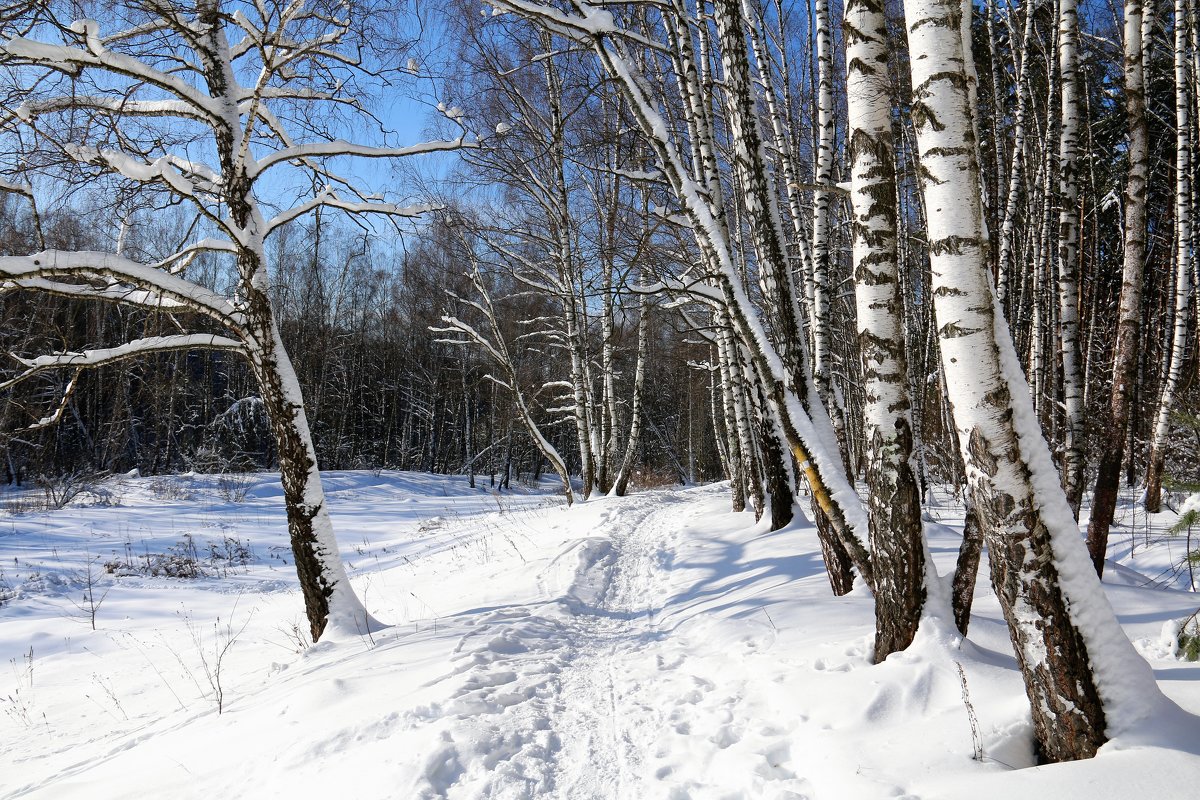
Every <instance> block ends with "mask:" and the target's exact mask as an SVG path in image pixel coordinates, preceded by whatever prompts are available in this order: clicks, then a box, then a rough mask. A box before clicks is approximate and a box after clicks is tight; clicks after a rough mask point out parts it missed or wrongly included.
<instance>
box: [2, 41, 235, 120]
mask: <svg viewBox="0 0 1200 800" xmlns="http://www.w3.org/2000/svg"><path fill="white" fill-rule="evenodd" d="M86 22H91V21H90V20H87V21H86ZM94 24H95V23H94V22H93V23H92V25H94ZM87 47H88V49H87V50H84V49H82V48H79V47H73V46H70V45H58V44H49V43H47V42H39V41H35V40H33V39H26V38H25V37H23V36H17V37H14V38H12V39H9V40H8V41H6V42H4V43H3V44H0V52H3V53H6V54H8V55H9V56H11V57H13V58H14V59H16V60H17V61H18V62H22V63H26V64H33V65H36V66H40V67H46V68H48V69H53V70H57V71H59V72H64V73H66V74H68V75H71V76H78V75H80V74H82V73H83V71H84V70H86V69H98V70H104V71H106V72H111V73H114V74H117V75H123V76H125V77H127V78H132V79H134V80H137V81H142V82H144V83H147V84H149V85H151V86H154V87H155V88H158V89H161V90H162V91H164V92H167V93H168V94H171V95H174V96H175V97H177V98H179V100H181V101H183V102H184V103H185V104H187V105H189V106H191V107H192V108H193V109H195V111H196V114H197V116H199V117H202V118H204V119H205V120H207V121H209V123H210V124H219V123H220V121H221V113H220V109H219V107H218V105H217V102H216V100H215V99H214V98H211V97H209V96H208V95H206V94H204V93H203V92H201V91H200V90H199V89H197V88H195V87H194V86H191V85H189V84H188V83H187V82H185V81H184V80H183V79H182V78H180V77H178V76H176V75H172V74H170V73H169V72H164V71H163V70H160V69H158V68H156V67H152V66H150V65H149V64H146V63H144V62H142V61H140V60H138V59H136V58H134V57H132V56H128V55H125V54H123V53H118V52H115V51H112V50H108V49H107V48H106V47H105V46H104V42H102V41H101V40H100V39H99V38H98V37H96V36H94V35H91V34H89V35H88V37H87Z"/></svg>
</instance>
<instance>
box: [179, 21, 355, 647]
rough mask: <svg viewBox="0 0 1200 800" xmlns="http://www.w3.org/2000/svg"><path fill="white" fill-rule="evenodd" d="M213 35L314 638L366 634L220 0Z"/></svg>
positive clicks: (251, 329) (233, 186)
mask: <svg viewBox="0 0 1200 800" xmlns="http://www.w3.org/2000/svg"><path fill="white" fill-rule="evenodd" d="M198 20H199V22H200V23H201V25H202V27H203V29H204V34H203V38H205V39H206V40H207V42H206V44H207V46H205V47H200V48H198V49H197V52H198V55H199V56H200V58H201V59H202V67H203V74H204V78H205V81H206V82H207V84H208V90H209V94H210V95H211V96H212V97H214V98H217V99H219V100H220V102H221V111H222V118H221V121H220V122H219V123H215V124H214V125H213V133H214V138H215V144H216V153H217V158H218V161H219V163H220V166H221V173H222V176H223V178H224V181H225V186H226V202H227V204H228V213H229V220H230V222H231V223H232V225H233V226H234V227H235V228H236V229H237V230H239V231H241V232H242V240H241V242H240V244H241V248H240V249H239V252H238V265H237V266H238V274H239V278H240V285H241V286H240V288H241V290H242V294H243V296H244V298H245V302H246V307H247V314H246V317H247V324H246V327H247V336H246V337H245V338H246V340H247V341H248V342H249V343H250V344H249V345H248V346H249V350H250V362H251V366H252V369H253V371H254V373H255V377H256V378H257V379H258V383H259V390H260V392H261V393H262V398H263V403H264V405H265V406H266V409H267V414H268V417H269V418H270V422H271V428H272V432H273V433H274V434H275V438H276V444H277V447H278V455H279V473H280V481H281V482H282V484H283V493H284V505H285V508H286V511H287V520H288V534H289V538H290V540H291V547H292V558H293V560H294V561H295V566H296V574H297V576H298V577H299V579H300V588H301V592H302V593H303V595H304V610H305V616H306V617H307V619H308V623H309V629H310V632H311V634H312V637H313V641H317V640H318V639H319V638H320V637H321V635H322V634H323V633H324V632H325V630H326V628H327V627H328V626H329V625H331V624H332V625H333V626H334V627H335V628H336V629H339V630H341V631H343V632H358V633H365V632H367V631H368V630H369V629H371V628H372V627H373V626H375V625H376V623H375V621H374V620H373V619H371V618H370V617H369V615H368V614H367V612H366V609H365V608H364V607H363V605H362V603H361V602H360V601H359V599H358V596H357V595H356V594H355V593H354V588H353V587H352V586H351V585H350V579H349V576H347V574H346V570H345V566H344V564H343V563H342V559H341V555H340V554H339V552H338V544H337V539H336V537H335V536H334V533H333V523H332V521H331V520H330V516H329V508H328V506H327V505H326V501H325V490H324V487H323V486H322V484H321V473H320V471H319V470H318V467H317V454H316V448H315V447H314V446H313V440H312V434H311V432H310V430H309V427H308V418H307V416H306V415H305V412H304V398H303V396H302V394H301V392H300V384H299V381H298V380H297V379H296V373H295V370H294V369H293V368H292V362H291V359H290V358H288V354H287V351H286V349H285V348H284V346H283V342H282V340H281V339H280V337H279V329H278V325H277V324H276V320H275V315H274V310H273V308H272V306H271V300H270V284H269V277H268V273H267V267H266V264H267V262H266V246H265V241H264V237H265V235H266V229H267V225H266V222H265V219H264V216H263V214H262V211H261V209H260V208H259V206H258V200H257V198H256V197H255V195H254V191H253V180H252V179H251V177H250V175H249V174H248V172H247V167H246V161H245V153H246V149H247V148H248V142H246V141H245V139H244V138H243V137H245V136H248V134H246V133H245V132H244V131H243V129H242V125H241V115H240V111H239V108H238V100H237V96H236V92H235V89H236V87H237V86H238V83H237V80H236V79H235V77H234V68H233V64H232V63H231V61H230V55H229V53H230V49H229V43H228V41H227V40H226V37H225V32H224V28H223V24H222V22H221V21H220V18H219V15H218V9H217V6H216V4H212V5H208V6H205V7H204V8H203V9H202V11H201V13H200V14H199V15H198Z"/></svg>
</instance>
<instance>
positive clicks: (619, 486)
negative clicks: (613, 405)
mask: <svg viewBox="0 0 1200 800" xmlns="http://www.w3.org/2000/svg"><path fill="white" fill-rule="evenodd" d="M649 350H650V300H649V298H647V297H645V296H643V297H642V302H641V309H640V313H639V315H638V343H637V366H636V367H635V368H634V375H633V399H632V400H631V401H630V412H629V417H630V419H629V438H628V439H627V440H626V442H625V457H624V458H623V459H622V460H621V468H620V469H619V470H618V471H617V478H616V480H615V481H613V488H612V494H614V495H616V496H617V497H623V496H624V495H625V492H626V490H627V489H628V488H629V477H630V475H632V474H633V463H634V459H636V458H637V452H638V448H639V447H640V446H641V443H642V388H643V387H644V386H645V385H646V358H647V356H648V354H649ZM726 424H728V418H727V419H726ZM728 458H729V460H730V462H731V464H733V462H734V460H735V458H736V456H735V454H734V453H733V452H731V453H729V456H728ZM740 466H741V465H740V463H738V464H737V466H736V467H735V469H740ZM739 475H740V473H739ZM735 499H736V498H735ZM743 502H744V501H743ZM734 510H735V511H741V510H742V509H740V508H735V509H734Z"/></svg>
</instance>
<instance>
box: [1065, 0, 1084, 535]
mask: <svg viewBox="0 0 1200 800" xmlns="http://www.w3.org/2000/svg"><path fill="white" fill-rule="evenodd" d="M1078 53H1079V18H1078V13H1077V10H1076V0H1059V11H1058V68H1059V73H1060V79H1061V81H1062V128H1061V130H1060V132H1059V136H1060V138H1059V144H1058V201H1059V211H1058V308H1059V326H1058V336H1059V356H1060V358H1061V360H1062V375H1063V414H1064V423H1065V424H1064V431H1063V443H1064V451H1063V469H1062V473H1063V489H1064V490H1065V491H1066V493H1067V500H1068V501H1069V502H1070V503H1071V508H1072V509H1073V510H1074V511H1075V515H1076V517H1078V516H1079V506H1080V504H1081V502H1082V501H1083V484H1084V471H1085V469H1086V467H1087V450H1086V442H1085V440H1084V420H1083V414H1084V404H1083V369H1082V361H1083V359H1082V355H1081V353H1080V347H1079V278H1078V268H1079V267H1078V263H1079V74H1078V70H1079V67H1078V64H1079V55H1078Z"/></svg>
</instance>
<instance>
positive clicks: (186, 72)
mask: <svg viewBox="0 0 1200 800" xmlns="http://www.w3.org/2000/svg"><path fill="white" fill-rule="evenodd" d="M119 10H120V11H121V12H122V13H121V14H119V15H114V16H115V17H116V18H119V19H122V20H128V21H129V22H128V23H127V24H128V27H125V28H115V29H106V28H105V27H104V26H102V25H101V23H100V22H97V21H96V20H92V19H81V20H77V21H75V22H72V23H70V24H69V25H66V24H62V25H58V26H57V27H52V26H41V27H38V28H36V29H35V30H36V31H37V32H38V33H39V34H41V33H42V32H45V34H46V35H45V38H31V37H26V36H21V35H10V36H8V37H7V38H5V39H4V41H3V43H2V44H0V54H2V56H3V58H4V60H5V62H6V64H7V65H8V66H9V68H10V69H11V70H12V73H11V74H12V75H13V76H15V77H16V79H17V81H18V82H19V84H18V87H17V88H18V89H25V91H24V92H23V96H22V97H21V103H20V105H18V106H17V107H16V108H14V109H13V113H12V114H11V116H10V117H9V119H8V123H9V125H11V126H12V128H13V129H15V130H19V131H21V132H22V136H23V137H24V138H26V139H27V140H29V141H32V142H34V143H35V146H36V147H37V148H39V149H40V150H41V151H42V152H49V153H53V154H56V156H57V158H58V159H59V160H60V162H61V163H63V164H65V165H66V167H67V168H70V169H73V170H77V171H79V172H81V173H83V174H84V175H85V176H87V177H88V179H89V180H92V181H95V182H99V181H104V180H111V181H115V182H117V183H119V184H120V185H122V186H123V187H125V188H126V189H127V190H129V191H133V192H137V193H141V194H143V195H145V196H146V197H148V198H150V199H151V205H152V206H153V207H158V208H163V207H168V206H171V205H183V206H185V207H188V208H190V209H191V212H192V213H193V214H194V218H195V223H194V225H193V227H192V230H193V231H194V232H195V233H194V234H193V235H191V237H190V241H186V242H185V243H184V244H183V245H182V246H180V247H179V248H178V249H176V250H175V251H174V252H171V253H170V254H168V255H166V256H165V257H164V258H161V259H159V260H156V261H154V262H151V263H144V262H139V261H134V260H132V259H130V258H127V257H125V256H123V255H121V254H120V253H117V252H95V251H86V252H72V251H63V250H45V251H42V252H39V253H35V254H32V255H26V256H14V257H7V258H4V259H0V278H2V279H3V281H4V287H5V288H9V289H21V290H29V291H38V292H44V293H48V294H54V295H61V296H66V297H71V298H77V299H84V300H90V301H97V302H103V303H114V304H119V305H121V306H124V307H127V308H134V309H141V310H146V311H152V312H158V313H163V314H168V315H170V316H171V319H172V320H174V322H175V324H176V325H177V328H178V332H177V333H171V334H169V335H161V336H152V337H145V338H139V339H134V340H132V341H128V342H124V343H120V344H117V345H114V346H112V347H103V348H96V349H90V350H86V351H83V352H57V353H49V354H44V355H41V356H38V357H35V358H26V359H22V361H21V364H22V365H23V370H22V371H21V372H20V373H19V374H18V375H16V376H15V377H13V378H12V379H11V380H9V381H8V383H7V384H6V385H11V384H12V383H14V382H16V381H20V380H24V379H27V378H29V377H31V376H33V375H36V374H39V373H42V372H45V371H47V370H51V369H74V370H79V369H89V368H94V367H99V366H102V365H106V364H111V363H114V362H117V361H121V360H125V359H129V358H133V357H136V356H141V355H145V354H149V353H161V352H166V351H177V350H194V349H202V348H203V349H218V350H224V351H228V352H230V353H236V354H237V355H239V356H241V357H242V358H244V359H245V361H246V363H247V364H248V365H249V367H250V370H251V372H252V373H253V375H254V377H255V379H256V381H257V384H258V389H259V392H260V394H261V397H262V400H263V403H264V405H265V407H266V410H267V413H268V416H269V419H270V425H271V429H272V432H273V434H274V437H275V441H276V444H277V450H278V457H279V465H280V477H281V480H282V483H283V488H284V498H285V502H286V508H287V518H288V530H289V534H290V536H291V544H292V555H293V559H294V561H295V565H296V571H297V573H298V575H299V578H300V586H301V589H302V591H303V594H304V601H305V611H306V614H307V617H308V621H309V625H310V629H311V633H312V636H313V639H314V640H315V639H317V638H319V637H320V636H321V635H322V633H323V632H324V631H325V630H326V627H327V626H329V625H333V626H335V627H337V628H340V629H343V630H350V631H355V630H360V631H361V630H365V629H366V628H367V627H369V626H371V625H373V624H374V622H373V620H371V619H370V617H369V615H368V614H367V613H366V611H365V609H364V608H363V606H362V604H361V603H360V602H359V600H358V598H357V596H356V595H355V593H354V590H353V588H352V587H351V585H350V581H349V579H348V577H347V575H346V571H345V568H344V566H343V564H342V561H341V558H340V556H339V554H338V545H337V541H336V539H335V537H334V531H333V526H332V522H331V520H330V515H329V509H328V507H327V505H326V501H325V495H324V491H323V489H322V486H321V477H320V473H319V471H318V468H317V459H316V451H315V449H314V446H313V440H312V436H311V433H310V430H309V426H308V420H307V417H306V415H305V410H304V398H303V397H302V396H301V392H300V387H299V384H298V382H297V379H296V374H295V371H294V369H293V367H292V362H291V360H290V358H289V357H288V354H287V352H286V350H285V349H284V347H283V343H282V340H281V337H280V331H279V325H278V321H277V316H276V312H275V309H274V308H273V306H272V301H271V282H272V279H271V275H270V274H269V270H268V264H267V251H266V242H267V240H268V237H270V236H271V235H272V234H273V233H275V232H276V231H278V230H280V229H281V228H282V227H284V226H285V225H287V224H288V223H289V222H291V221H293V220H296V219H299V218H301V217H303V216H305V215H307V214H310V213H313V212H315V211H316V210H317V209H322V208H323V209H331V210H338V211H341V212H345V213H348V214H353V215H374V216H378V217H382V218H391V219H396V218H406V217H414V216H417V215H419V214H421V213H423V212H424V211H426V210H427V206H424V205H399V204H396V203H391V202H387V201H386V200H384V199H381V198H379V197H377V196H374V195H371V194H369V193H368V192H366V191H364V190H362V189H359V188H357V187H356V185H355V182H354V181H352V180H350V179H348V178H346V177H344V176H343V175H342V174H341V173H339V172H338V171H336V170H335V165H334V163H333V160H334V159H339V158H340V159H346V158H366V159H384V160H391V159H396V158H403V157H407V156H412V155H415V154H419V153H429V152H435V151H446V150H453V149H457V148H459V147H461V146H463V144H464V142H463V140H462V139H461V138H459V139H456V140H447V141H433V142H427V143H424V144H419V145H413V146H388V145H386V144H384V145H370V144H364V143H353V142H349V141H346V140H344V139H340V138H336V137H335V136H332V135H328V134H327V133H326V132H327V131H328V128H327V127H326V126H322V125H314V124H311V123H312V121H313V120H319V119H320V118H321V117H322V115H327V116H329V115H333V116H335V115H337V114H341V113H349V114H351V115H356V114H359V113H360V112H363V111H365V109H364V107H363V106H362V104H361V103H360V101H359V100H358V99H357V98H355V97H354V96H353V95H352V94H350V92H349V87H350V86H352V85H353V84H354V81H355V80H359V79H369V75H370V71H371V69H372V66H371V65H370V64H369V63H368V62H367V61H366V60H365V58H366V57H367V52H368V48H367V45H366V44H365V43H364V40H363V38H362V34H363V33H364V31H363V29H362V28H361V27H357V26H360V25H361V24H362V20H359V19H358V18H357V17H356V16H355V14H356V11H357V9H356V7H355V6H353V5H352V4H350V3H348V2H335V1H333V0H330V2H320V3H311V4H304V3H300V2H295V3H289V4H279V3H271V4H264V3H240V2H224V1H223V0H196V2H195V3H194V4H192V5H185V4H178V3H161V2H157V0H130V2H126V3H122V4H120V9H119ZM56 30H57V31H58V35H57V36H56V34H55V31H56ZM30 87H32V88H30ZM359 119H362V120H365V119H369V116H366V115H364V116H361V117H359ZM289 172H290V173H291V176H292V177H293V178H295V177H296V176H297V175H299V176H300V177H301V179H303V180H305V181H306V183H308V185H311V186H313V187H315V191H314V192H313V194H312V196H310V197H308V198H307V199H303V200H302V201H301V202H298V203H296V204H293V205H285V206H284V207H283V208H282V209H279V208H274V207H273V206H272V204H271V203H268V202H267V200H266V199H265V197H267V196H268V195H269V192H268V190H267V188H266V187H267V185H268V184H269V183H270V182H272V181H280V180H286V177H285V175H284V173H289ZM202 255H204V256H206V257H217V258H220V259H224V260H225V262H226V263H228V264H230V265H231V266H232V268H233V269H232V273H231V275H230V279H229V280H230V284H231V286H232V288H231V290H230V291H229V292H228V293H223V292H220V291H217V290H215V289H214V288H213V287H212V286H208V285H204V284H202V283H200V282H197V281H196V280H192V279H189V277H188V269H189V266H190V265H191V264H193V262H194V261H195V260H196V259H197V258H198V257H200V256H202ZM185 315H187V316H185ZM193 321H194V322H193ZM205 328H213V329H215V330H216V332H208V331H206V330H205ZM65 399H66V398H65V397H64V402H65ZM61 407H62V405H61V404H60V408H61ZM54 413H58V412H54Z"/></svg>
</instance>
